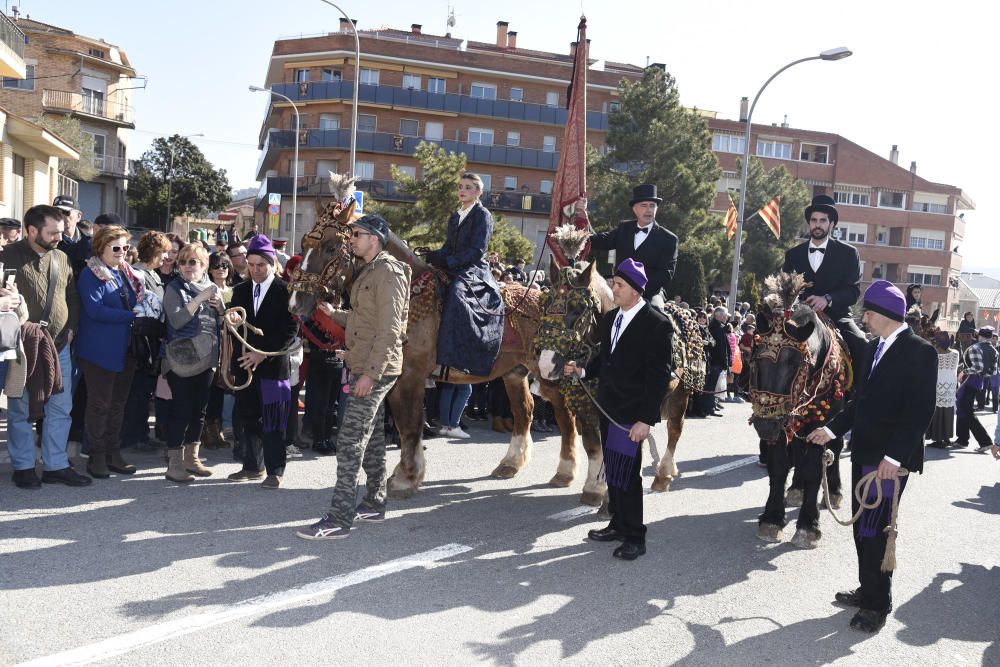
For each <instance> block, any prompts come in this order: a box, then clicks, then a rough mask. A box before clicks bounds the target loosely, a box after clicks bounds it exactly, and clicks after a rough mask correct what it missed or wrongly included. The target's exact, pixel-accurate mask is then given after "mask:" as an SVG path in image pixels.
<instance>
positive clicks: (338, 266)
mask: <svg viewBox="0 0 1000 667" xmlns="http://www.w3.org/2000/svg"><path fill="white" fill-rule="evenodd" d="M330 184H331V188H332V190H333V193H334V199H333V200H332V201H329V200H328V201H326V202H323V201H320V200H317V202H316V224H315V226H313V228H312V230H310V231H309V233H308V234H306V235H305V237H303V239H302V264H300V265H299V268H298V269H297V270H296V271H295V272H294V273H293V275H292V276H291V291H292V296H291V299H290V300H289V304H288V305H289V308H290V309H291V311H292V313H293V314H295V315H298V316H299V317H308V316H309V315H311V314H312V312H313V310H315V308H316V303H317V300H323V301H327V302H329V303H331V304H332V305H333V306H334V307H335V308H338V307H340V306H341V299H342V295H343V293H344V291H345V290H346V289H347V288H348V286H349V284H350V281H351V279H352V278H353V275H354V264H355V261H354V256H353V255H352V254H351V247H350V243H348V240H349V239H350V227H349V225H350V223H351V221H352V220H353V219H354V218H355V217H356V216H355V213H354V179H353V178H349V177H347V176H340V175H337V174H332V173H331V174H330Z"/></svg>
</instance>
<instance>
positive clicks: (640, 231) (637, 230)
mask: <svg viewBox="0 0 1000 667" xmlns="http://www.w3.org/2000/svg"><path fill="white" fill-rule="evenodd" d="M648 231H649V227H639V228H638V229H636V230H635V233H636V234H645V233H647V232H648Z"/></svg>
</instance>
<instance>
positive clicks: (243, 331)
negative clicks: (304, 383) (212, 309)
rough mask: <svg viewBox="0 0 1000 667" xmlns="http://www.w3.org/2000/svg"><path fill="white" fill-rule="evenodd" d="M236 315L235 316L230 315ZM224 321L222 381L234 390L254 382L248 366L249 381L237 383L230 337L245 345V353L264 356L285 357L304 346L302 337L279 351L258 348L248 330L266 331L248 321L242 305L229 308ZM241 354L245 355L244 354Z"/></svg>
mask: <svg viewBox="0 0 1000 667" xmlns="http://www.w3.org/2000/svg"><path fill="white" fill-rule="evenodd" d="M230 316H235V318H233V317H230ZM222 321H223V322H224V323H225V328H224V329H223V330H222V341H221V342H220V346H221V348H222V352H221V355H220V356H221V357H222V361H221V362H220V363H222V364H223V372H222V381H223V382H224V383H225V384H226V386H227V387H229V388H230V389H232V390H233V391H242V390H243V389H246V388H247V387H249V386H250V384H251V383H252V382H253V369H250V368H247V369H246V372H247V381H246V382H245V383H243V384H241V385H237V384H236V378H235V376H234V375H233V369H232V365H231V364H230V363H229V362H228V360H229V359H232V352H233V341H232V339H231V338H230V337H232V338H235V339H236V340H238V341H239V342H240V343H241V344H242V345H243V353H244V354H246V352H247V351H248V350H249V351H250V352H253V353H255V354H259V355H261V356H264V357H283V356H285V355H288V354H291V353H292V352H295V351H297V350H298V349H299V348H300V347H302V339H301V338H296V339H295V343H293V344H292V345H291V347H287V348H285V349H283V350H278V351H277V352H267V351H265V350H258V349H257V348H256V347H254V346H253V345H251V344H250V343H249V342H248V341H247V339H246V336H247V335H248V334H247V332H248V331H249V332H250V333H253V334H255V335H257V336H263V335H264V331H263V330H262V329H260V328H259V327H256V326H254V325H252V324H250V322H248V321H247V311H246V308H244V307H242V306H233V307H231V308H227V309H226V312H225V314H224V315H223V317H222ZM240 356H243V355H242V354H241V355H240Z"/></svg>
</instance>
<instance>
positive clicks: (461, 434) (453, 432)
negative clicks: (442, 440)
mask: <svg viewBox="0 0 1000 667" xmlns="http://www.w3.org/2000/svg"><path fill="white" fill-rule="evenodd" d="M442 435H444V431H442ZM447 437H449V438H461V439H462V440H468V439H469V438H471V437H472V436H471V435H469V434H468V433H466V432H465V431H463V430H462V427H461V426H456V427H455V428H450V429H448V433H447Z"/></svg>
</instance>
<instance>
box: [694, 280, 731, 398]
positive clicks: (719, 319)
mask: <svg viewBox="0 0 1000 667" xmlns="http://www.w3.org/2000/svg"><path fill="white" fill-rule="evenodd" d="M713 298H714V297H713ZM728 318H729V312H728V311H727V310H726V307H725V306H716V307H715V309H714V310H713V311H712V319H711V321H710V322H709V324H708V335H709V336H710V337H711V339H712V347H711V348H710V350H709V353H708V371H707V372H706V374H705V387H704V392H705V393H703V394H702V395H701V401H700V402H701V413H702V414H704V415H705V416H711V417H721V416H722V415H721V414H720V413H719V412H718V411H717V409H718V398H717V394H716V393H715V392H716V391H717V389H718V384H719V378H721V377H722V374H723V373H725V372H726V371H727V370H728V368H729V367H730V365H731V363H732V362H731V359H730V352H729V339H728V338H727V337H726V331H725V329H724V328H723V327H724V324H723V323H724V322H725V321H726V320H727V319H728Z"/></svg>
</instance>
